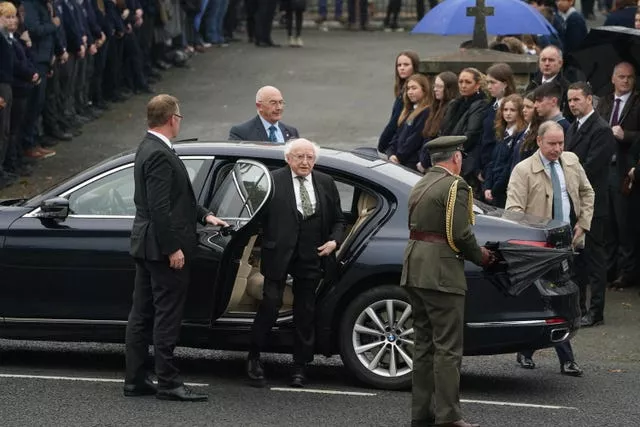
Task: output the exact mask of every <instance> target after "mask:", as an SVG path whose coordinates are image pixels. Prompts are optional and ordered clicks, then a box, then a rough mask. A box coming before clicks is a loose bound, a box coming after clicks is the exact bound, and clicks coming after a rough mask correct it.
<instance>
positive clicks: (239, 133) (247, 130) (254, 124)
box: [229, 115, 300, 142]
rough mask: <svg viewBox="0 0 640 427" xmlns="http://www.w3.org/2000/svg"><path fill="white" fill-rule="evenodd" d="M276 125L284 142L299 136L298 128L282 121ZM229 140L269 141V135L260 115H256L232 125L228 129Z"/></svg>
mask: <svg viewBox="0 0 640 427" xmlns="http://www.w3.org/2000/svg"><path fill="white" fill-rule="evenodd" d="M278 127H280V131H281V132H282V136H284V140H285V142H286V141H288V140H290V139H295V138H300V135H299V134H298V129H296V128H294V127H293V126H288V125H285V124H284V123H282V122H278ZM229 140H230V141H259V142H266V141H269V136H268V135H267V131H266V130H265V129H264V126H263V125H262V121H261V120H260V116H258V115H256V116H255V117H254V118H252V119H250V120H247V121H246V122H244V123H241V124H239V125H235V126H233V127H232V128H231V130H230V131H229Z"/></svg>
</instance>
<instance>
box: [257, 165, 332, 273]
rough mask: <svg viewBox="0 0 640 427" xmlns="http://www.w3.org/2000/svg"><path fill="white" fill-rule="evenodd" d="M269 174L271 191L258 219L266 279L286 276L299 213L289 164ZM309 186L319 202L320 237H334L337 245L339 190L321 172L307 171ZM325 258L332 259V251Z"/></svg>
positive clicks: (329, 260)
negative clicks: (261, 219) (311, 183)
mask: <svg viewBox="0 0 640 427" xmlns="http://www.w3.org/2000/svg"><path fill="white" fill-rule="evenodd" d="M271 175H272V176H273V187H274V190H275V191H274V195H273V198H272V199H271V201H270V202H269V206H267V208H266V212H265V216H264V219H263V222H262V228H263V236H262V258H261V263H260V269H261V271H262V274H263V275H264V276H265V277H266V278H269V279H273V280H280V279H282V278H284V277H286V273H287V268H288V266H289V261H290V260H291V257H292V256H293V253H294V250H295V249H296V246H297V245H298V244H299V243H300V244H303V243H304V242H298V234H297V232H296V230H297V227H296V226H295V224H298V221H299V216H298V210H297V208H296V198H295V193H294V190H293V177H292V176H291V169H290V168H289V166H285V167H283V168H280V169H277V170H275V171H273V172H272V173H271ZM311 176H312V180H313V187H314V190H315V194H316V200H317V203H319V212H320V217H321V223H322V226H321V227H322V240H323V241H324V242H326V241H329V240H335V241H336V243H338V247H339V246H340V244H341V243H342V240H343V239H344V231H345V219H344V216H343V215H342V208H341V206H340V194H339V193H338V189H337V187H336V184H335V182H334V181H333V178H332V177H331V176H329V175H327V174H324V173H322V172H318V171H313V172H311ZM324 261H325V266H324V267H325V270H330V266H328V265H327V264H326V263H327V262H331V263H335V251H334V253H333V254H331V256H329V257H327V259H325V260H324Z"/></svg>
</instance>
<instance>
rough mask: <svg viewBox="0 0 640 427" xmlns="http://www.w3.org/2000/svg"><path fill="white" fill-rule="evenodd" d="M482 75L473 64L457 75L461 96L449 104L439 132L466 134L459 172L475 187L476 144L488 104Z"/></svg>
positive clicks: (443, 133) (480, 134) (442, 133)
mask: <svg viewBox="0 0 640 427" xmlns="http://www.w3.org/2000/svg"><path fill="white" fill-rule="evenodd" d="M483 85H484V75H483V74H482V73H481V72H480V71H478V70H477V69H476V68H465V69H464V70H462V71H461V72H460V75H459V76H458V91H459V92H460V96H459V97H458V98H456V99H454V100H453V101H451V104H449V108H447V113H446V114H445V118H444V123H443V125H442V129H441V133H440V135H441V136H451V135H456V136H462V135H464V136H466V137H467V141H466V142H465V143H464V150H465V153H466V154H467V158H466V159H464V161H463V162H462V173H461V174H462V176H463V177H464V178H465V179H466V180H467V182H468V183H469V185H471V186H472V187H473V188H474V189H476V190H477V189H478V187H479V185H478V182H477V178H476V177H475V176H474V175H473V167H474V165H475V157H476V156H477V154H476V151H477V146H478V142H479V141H480V138H481V137H482V121H483V120H484V117H485V114H486V110H487V108H488V104H487V96H486V95H485V93H484V91H483Z"/></svg>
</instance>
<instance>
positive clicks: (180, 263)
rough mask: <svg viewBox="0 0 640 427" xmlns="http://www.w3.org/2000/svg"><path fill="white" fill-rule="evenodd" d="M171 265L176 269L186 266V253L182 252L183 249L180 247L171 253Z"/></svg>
mask: <svg viewBox="0 0 640 427" xmlns="http://www.w3.org/2000/svg"><path fill="white" fill-rule="evenodd" d="M169 267H171V268H173V269H175V270H182V267H184V254H183V253H182V249H178V250H177V251H175V252H174V253H172V254H171V255H169Z"/></svg>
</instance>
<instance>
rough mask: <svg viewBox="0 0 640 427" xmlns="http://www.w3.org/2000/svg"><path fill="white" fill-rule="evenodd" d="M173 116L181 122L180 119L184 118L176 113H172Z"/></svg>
mask: <svg viewBox="0 0 640 427" xmlns="http://www.w3.org/2000/svg"><path fill="white" fill-rule="evenodd" d="M173 115H174V116H176V117H179V118H180V120H182V119H183V118H184V117H182V115H181V114H178V113H173Z"/></svg>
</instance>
